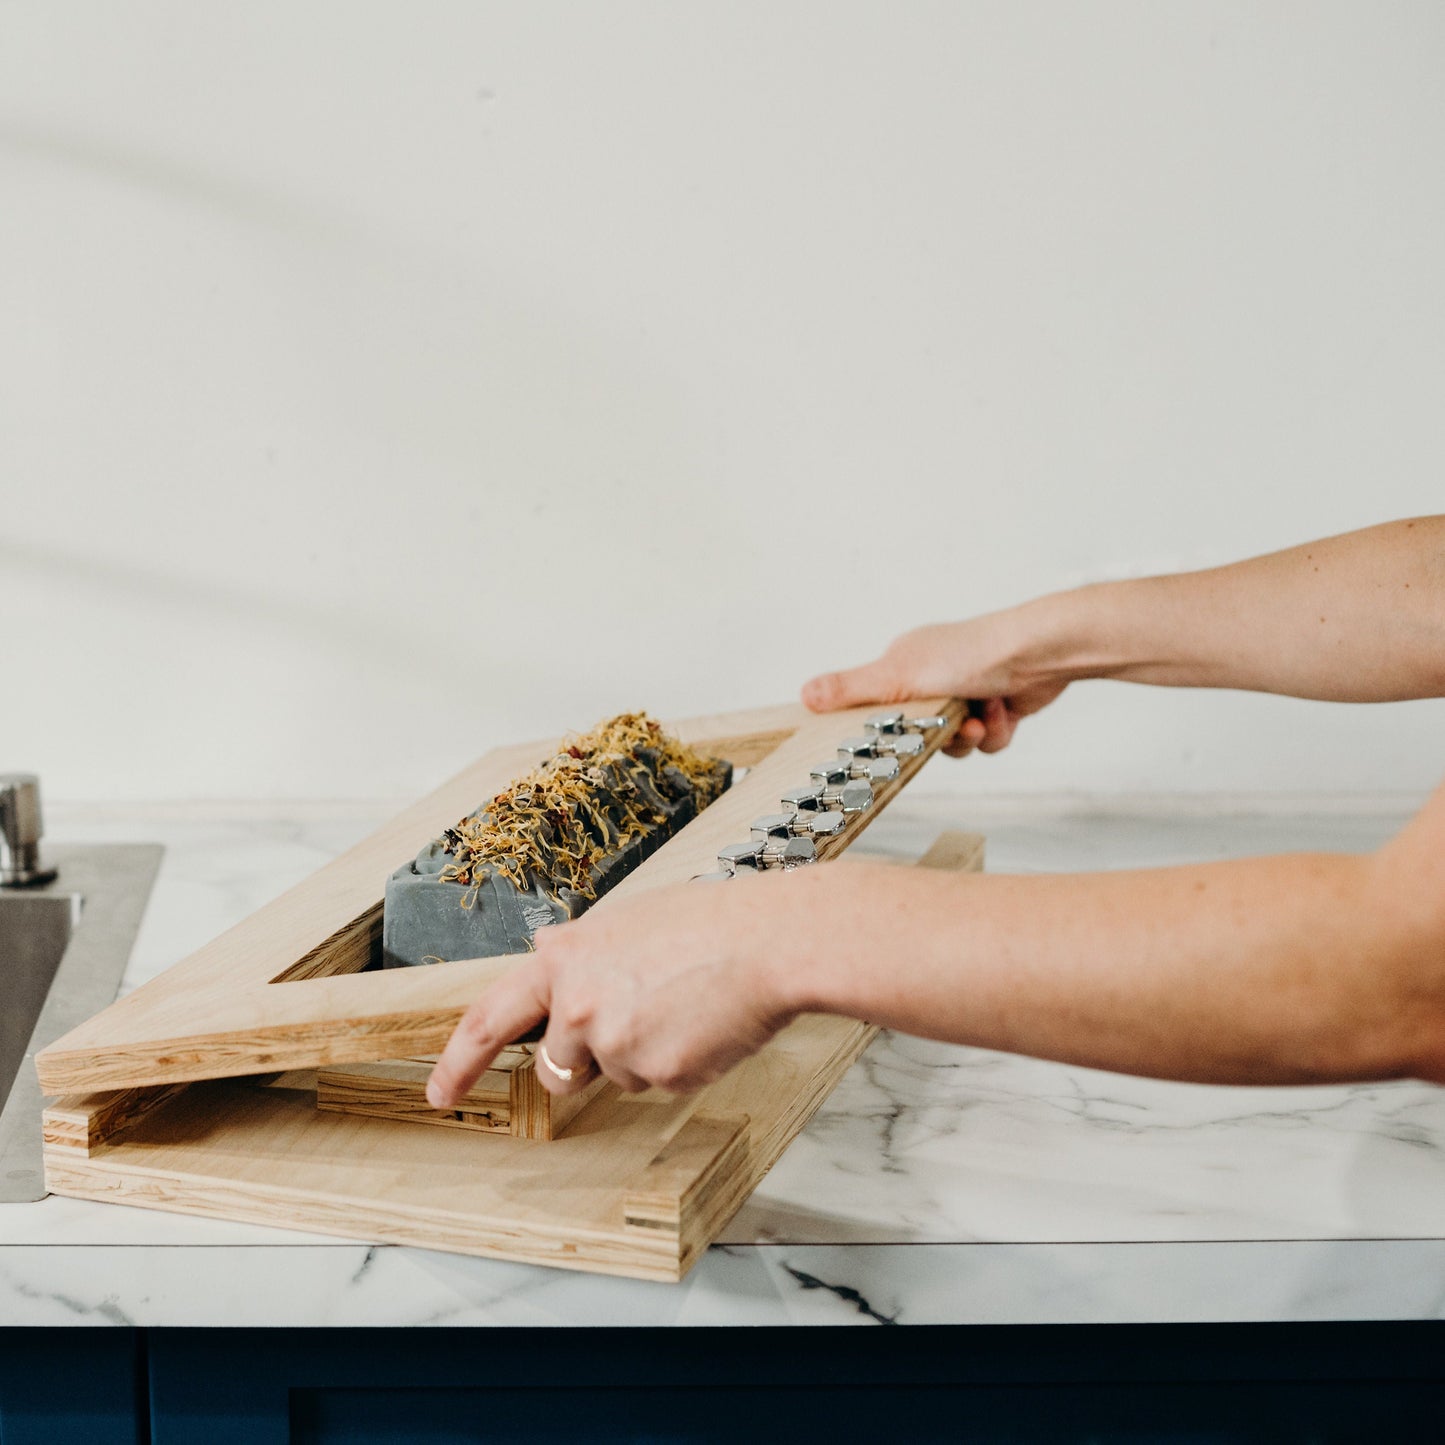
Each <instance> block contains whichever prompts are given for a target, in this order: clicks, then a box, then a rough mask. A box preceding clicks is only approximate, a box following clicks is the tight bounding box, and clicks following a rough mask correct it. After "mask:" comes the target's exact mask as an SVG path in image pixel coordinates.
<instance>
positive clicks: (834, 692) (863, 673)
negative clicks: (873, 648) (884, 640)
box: [803, 657, 898, 712]
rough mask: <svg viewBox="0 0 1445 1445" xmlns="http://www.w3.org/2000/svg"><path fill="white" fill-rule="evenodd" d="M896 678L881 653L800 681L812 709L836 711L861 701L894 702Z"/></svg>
mask: <svg viewBox="0 0 1445 1445" xmlns="http://www.w3.org/2000/svg"><path fill="white" fill-rule="evenodd" d="M897 693H898V678H897V676H896V674H895V672H894V670H893V668H892V667H890V666H889V665H888V664H887V663H886V662H885V661H884V660H883V659H882V658H881V657H880V658H878V659H877V660H876V661H874V662H865V663H864V664H863V666H862V667H850V668H848V669H846V670H845V671H843V672H825V673H822V674H820V675H819V676H818V677H814V678H810V679H809V680H808V681H807V682H805V683H804V684H803V702H804V704H805V706H807V707H809V708H811V709H812V711H813V712H836V711H837V710H838V709H839V708H843V707H858V706H859V705H861V704H862V703H865V702H896V701H897V700H898V699H897Z"/></svg>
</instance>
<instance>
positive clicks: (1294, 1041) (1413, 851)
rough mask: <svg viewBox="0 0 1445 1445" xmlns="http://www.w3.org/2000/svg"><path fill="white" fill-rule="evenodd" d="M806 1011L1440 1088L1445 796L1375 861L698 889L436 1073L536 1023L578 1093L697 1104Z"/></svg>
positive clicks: (552, 957) (1096, 1059)
mask: <svg viewBox="0 0 1445 1445" xmlns="http://www.w3.org/2000/svg"><path fill="white" fill-rule="evenodd" d="M803 1012H823V1013H837V1014H844V1015H848V1016H851V1017H854V1018H863V1019H868V1020H870V1021H872V1022H875V1023H879V1024H884V1025H887V1026H889V1027H892V1028H897V1029H901V1030H903V1031H905V1032H907V1033H912V1034H918V1035H921V1036H923V1037H925V1038H934V1039H944V1040H948V1041H951V1042H954V1043H961V1044H974V1045H979V1046H982V1047H985V1048H991V1049H1003V1050H1007V1051H1010V1052H1014V1053H1021V1054H1031V1055H1035V1056H1038V1057H1041V1058H1048V1059H1059V1060H1063V1061H1066V1062H1070V1063H1076V1064H1084V1065H1088V1066H1090V1067H1093V1068H1103V1069H1114V1070H1119V1071H1122V1072H1126V1073H1134V1074H1148V1075H1153V1076H1156V1077H1160V1078H1170V1079H1191V1080H1200V1081H1209V1082H1215V1083H1237V1084H1291V1083H1319V1082H1325V1081H1331V1080H1334V1081H1343V1080H1358V1079H1385V1078H1398V1077H1405V1076H1414V1077H1419V1078H1426V1079H1433V1080H1437V1081H1440V1082H1445V788H1442V789H1441V790H1440V791H1439V792H1438V793H1437V794H1436V795H1435V797H1434V798H1433V799H1432V800H1431V801H1430V803H1429V805H1428V806H1427V807H1426V808H1425V810H1424V811H1423V812H1422V813H1421V814H1420V815H1419V817H1417V818H1416V819H1415V821H1414V822H1413V823H1412V824H1411V825H1410V826H1409V827H1408V828H1406V829H1405V831H1404V832H1403V833H1402V834H1401V835H1400V836H1399V837H1398V838H1396V839H1395V840H1394V841H1393V842H1391V843H1390V844H1388V845H1387V846H1386V847H1385V848H1383V849H1381V850H1380V851H1379V852H1378V853H1376V854H1373V855H1366V856H1351V855H1335V854H1294V855H1286V856H1282V857H1276V858H1256V859H1248V860H1243V861H1238V862H1229V863H1211V864H1203V865H1198V866H1191V867H1182V868H1167V869H1157V870H1147V871H1138V872H1120V873H1100V874H1091V875H1061V876H1052V877H1050V876H1043V877H989V876H979V877H958V876H955V875H948V874H937V873H929V872H927V871H926V870H922V869H918V870H914V869H900V868H897V867H889V866H887V865H880V864H873V865H865V864H850V863H848V862H847V861H843V862H839V863H836V864H828V865H826V866H823V867H819V868H810V869H801V870H799V871H798V872H796V873H793V874H787V875H783V876H779V877H768V876H764V877H761V878H758V879H754V880H747V881H742V880H736V881H734V882H732V883H728V884H723V885H716V886H712V887H704V886H702V885H693V884H683V885H680V886H674V887H671V888H668V889H663V890H660V891H658V892H657V893H654V894H650V895H646V896H643V897H639V898H633V899H630V900H628V901H626V902H625V903H622V902H619V904H618V905H616V906H614V907H608V908H600V909H598V910H596V911H594V912H592V913H589V914H587V915H585V916H584V917H583V918H582V919H580V920H579V921H578V922H576V923H572V924H566V925H563V926H561V927H558V928H549V929H546V930H544V931H543V932H542V933H541V934H539V935H538V938H537V951H536V953H535V954H534V955H533V956H531V957H530V958H528V959H527V960H526V961H525V962H523V963H522V964H520V965H519V966H518V967H517V968H516V969H515V970H513V972H512V973H510V974H509V975H507V976H506V977H505V978H504V979H502V980H501V981H500V982H499V983H497V984H495V985H494V986H493V987H492V988H491V989H490V990H488V992H487V993H486V994H485V995H484V996H483V997H482V998H481V999H480V1000H479V1001H478V1002H477V1004H476V1005H475V1006H474V1007H473V1008H472V1009H471V1011H470V1012H469V1013H468V1014H467V1016H466V1019H465V1020H464V1021H463V1024H462V1025H461V1027H459V1028H458V1030H457V1033H456V1034H455V1036H454V1037H453V1039H452V1040H451V1042H450V1043H449V1044H448V1045H447V1047H446V1050H445V1051H444V1053H443V1054H442V1056H441V1059H440V1061H439V1063H438V1065H437V1068H436V1071H435V1073H434V1074H433V1076H432V1086H431V1089H430V1091H429V1097H430V1098H431V1100H432V1102H433V1103H434V1104H436V1105H437V1106H439V1107H448V1106H450V1105H452V1104H453V1103H455V1101H456V1099H457V1098H458V1097H460V1095H461V1094H462V1093H463V1092H464V1091H465V1089H466V1088H467V1087H468V1086H469V1085H470V1083H471V1082H472V1081H473V1080H474V1079H475V1078H476V1077H477V1076H478V1075H479V1074H480V1073H481V1071H482V1070H483V1069H484V1068H486V1067H487V1065H488V1064H489V1063H490V1062H491V1060H492V1058H493V1057H495V1055H496V1053H497V1052H498V1050H500V1049H501V1048H502V1046H503V1045H504V1044H506V1043H507V1042H508V1041H509V1040H511V1039H514V1038H517V1037H518V1036H519V1035H521V1034H522V1033H524V1032H525V1031H526V1030H527V1029H529V1028H531V1027H533V1026H534V1025H536V1024H537V1023H539V1022H540V1021H541V1020H542V1019H544V1018H547V1019H548V1020H549V1022H548V1025H547V1032H546V1037H545V1039H544V1042H545V1044H546V1045H547V1048H548V1052H549V1057H550V1058H552V1059H553V1060H554V1061H556V1062H557V1063H558V1064H560V1065H562V1066H564V1067H568V1068H574V1069H576V1071H577V1072H576V1074H575V1075H574V1077H573V1078H572V1079H571V1080H570V1081H566V1080H561V1079H559V1078H557V1077H556V1076H555V1075H553V1074H550V1073H548V1072H547V1071H546V1070H540V1069H539V1076H540V1077H541V1078H542V1081H543V1083H544V1084H545V1085H546V1086H547V1087H548V1088H550V1089H553V1090H555V1091H556V1092H559V1093H565V1092H569V1091H571V1090H573V1089H576V1088H580V1087H583V1086H584V1085H585V1084H586V1083H588V1082H589V1081H590V1080H591V1078H593V1077H594V1076H595V1075H594V1073H593V1072H592V1062H593V1061H594V1060H595V1062H596V1067H598V1068H600V1069H601V1070H602V1071H603V1072H604V1073H606V1074H607V1075H608V1076H609V1077H610V1078H612V1079H614V1080H615V1081H616V1082H617V1083H619V1084H621V1085H622V1087H624V1088H627V1089H637V1088H641V1087H644V1086H646V1085H659V1086H661V1087H663V1088H667V1089H672V1090H688V1089H694V1088H697V1087H700V1086H701V1085H703V1084H706V1083H708V1082H710V1081H711V1080H713V1079H715V1078H717V1077H719V1076H720V1075H721V1074H722V1073H724V1072H725V1071H726V1070H727V1069H728V1068H730V1067H731V1066H732V1065H733V1064H735V1063H737V1062H738V1060H740V1059H742V1058H745V1057H746V1056H747V1055H748V1054H751V1053H753V1052H754V1051H755V1050H756V1049H758V1048H759V1047H761V1045H762V1044H763V1043H765V1042H766V1041H767V1039H768V1038H769V1037H771V1035H772V1034H773V1033H774V1032H776V1031H777V1029H779V1028H780V1027H782V1026H783V1025H784V1024H786V1023H787V1022H789V1021H790V1020H791V1019H792V1018H794V1017H796V1016H797V1015H798V1014H799V1013H803Z"/></svg>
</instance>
